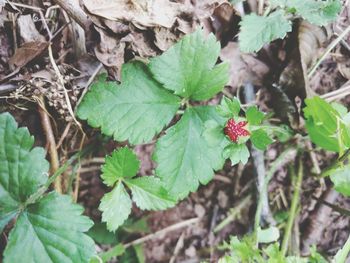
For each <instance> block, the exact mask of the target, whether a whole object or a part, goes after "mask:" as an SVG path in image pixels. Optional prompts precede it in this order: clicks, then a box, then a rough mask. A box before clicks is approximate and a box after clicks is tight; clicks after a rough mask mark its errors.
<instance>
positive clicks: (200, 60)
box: [149, 30, 229, 100]
mask: <svg viewBox="0 0 350 263" xmlns="http://www.w3.org/2000/svg"><path fill="white" fill-rule="evenodd" d="M219 54H220V43H219V42H218V41H217V40H216V38H215V36H214V35H213V34H210V35H209V36H208V37H207V38H205V37H204V32H203V31H202V30H197V31H196V32H194V33H193V34H190V35H187V36H185V37H184V38H183V39H182V40H180V41H179V42H178V43H177V44H175V45H174V46H172V47H171V48H169V49H168V50H167V51H166V52H164V53H163V54H162V55H161V56H159V57H155V58H153V59H151V62H150V64H149V68H150V70H151V72H152V74H153V75H154V77H155V78H156V79H157V80H158V81H159V82H161V83H163V84H164V86H165V88H167V89H169V90H172V91H174V92H175V94H178V95H180V96H183V97H186V98H191V99H194V100H207V99H209V98H211V97H212V96H214V95H215V94H216V93H218V92H219V91H221V90H222V88H223V87H224V86H225V84H226V83H227V82H228V79H229V73H228V69H229V65H228V64H226V63H222V64H219V65H216V66H215V64H216V61H217V59H218V56H219Z"/></svg>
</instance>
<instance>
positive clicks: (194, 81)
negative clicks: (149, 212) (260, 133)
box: [78, 30, 239, 209]
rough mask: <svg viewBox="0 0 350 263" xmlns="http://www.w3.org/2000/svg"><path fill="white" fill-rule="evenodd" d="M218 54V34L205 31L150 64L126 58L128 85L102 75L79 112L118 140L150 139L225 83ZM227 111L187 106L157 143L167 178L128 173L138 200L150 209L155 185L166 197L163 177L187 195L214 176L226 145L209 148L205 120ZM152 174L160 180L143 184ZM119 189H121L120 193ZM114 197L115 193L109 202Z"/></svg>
mask: <svg viewBox="0 0 350 263" xmlns="http://www.w3.org/2000/svg"><path fill="white" fill-rule="evenodd" d="M194 47H195V48H194ZM219 53H220V44H219V42H217V41H216V39H215V36H214V35H213V34H210V35H209V36H207V37H206V36H204V32H203V31H202V30H198V31H196V32H195V33H193V34H191V35H187V36H185V37H184V38H183V39H182V40H180V41H179V42H178V43H177V44H175V45H174V46H173V47H171V48H170V49H169V50H168V51H166V52H164V53H163V54H162V55H161V56H159V57H155V58H153V59H151V61H150V63H149V64H148V65H144V64H142V63H141V62H132V63H127V64H124V66H123V70H122V84H120V85H116V84H114V83H111V82H104V81H101V80H100V81H98V82H97V83H96V84H94V85H93V86H92V88H91V91H90V92H89V93H88V94H87V95H86V96H85V98H84V99H83V101H82V103H81V104H80V106H79V108H78V116H79V117H80V118H81V119H84V120H85V119H86V120H88V123H89V124H90V125H91V126H93V127H101V130H102V132H103V133H104V134H107V135H113V137H114V139H115V140H118V141H124V140H129V142H130V143H132V144H138V143H142V142H147V141H150V140H151V139H152V138H153V137H154V135H156V134H158V133H160V131H161V130H162V129H163V128H164V126H165V125H167V124H169V122H170V120H171V119H172V118H173V117H174V115H175V113H176V111H177V109H178V108H179V107H180V104H182V105H186V106H188V105H189V103H190V102H189V100H190V99H191V100H206V99H209V98H211V97H212V96H214V95H215V94H216V93H218V92H219V91H221V90H222V88H223V87H224V85H225V84H226V83H227V82H228V75H229V73H228V65H227V64H219V65H215V64H216V62H217V60H218V56H219ZM177 95H179V96H180V97H182V101H180V100H181V99H180V97H178V96H177ZM238 110H239V109H238ZM220 118H221V117H220V116H218V114H217V113H216V111H215V109H214V107H212V106H210V107H202V106H199V107H187V108H186V109H185V112H184V114H183V116H182V118H181V119H180V121H178V122H177V123H176V124H175V125H174V126H173V127H170V128H169V129H168V130H167V131H166V135H165V136H163V137H162V138H160V139H159V141H158V143H157V146H156V150H155V154H154V160H155V161H156V162H157V163H158V166H157V169H156V174H157V176H158V177H159V178H160V179H161V182H158V181H156V179H141V180H139V181H133V182H130V181H127V180H126V179H123V180H124V181H125V182H124V183H125V184H127V186H128V187H129V188H130V189H131V190H133V191H134V193H133V198H134V200H135V202H136V204H138V205H139V206H141V207H145V208H151V207H150V205H151V204H150V203H149V202H147V203H144V202H145V200H146V199H145V195H147V196H148V197H149V196H150V195H149V191H150V190H152V193H153V192H156V193H157V195H160V196H162V195H163V192H162V191H160V185H161V184H162V185H164V186H165V187H166V190H167V191H169V192H170V193H171V194H172V195H175V196H176V198H183V197H185V196H186V195H187V194H188V193H189V192H190V191H195V190H197V188H198V186H199V183H207V182H209V181H210V180H211V179H212V177H213V174H214V171H213V170H216V169H220V168H221V167H222V165H223V162H224V160H223V158H222V157H221V150H222V149H221V147H218V146H216V145H215V146H210V147H209V145H208V143H207V142H206V140H204V138H203V132H204V130H205V125H204V124H205V122H206V121H208V120H210V119H214V120H219V119H220ZM183 149H185V150H183ZM104 169H107V168H104ZM108 169H109V168H108ZM110 169H111V170H114V169H119V174H120V173H122V171H121V168H114V167H112V166H111V167H110ZM131 174H132V173H131ZM119 176H120V175H119ZM117 177H118V176H114V177H112V178H109V175H108V173H107V175H103V180H105V181H106V183H107V185H111V184H113V183H115V180H119V179H117ZM123 177H125V175H123ZM113 178H114V179H113ZM118 178H119V177H118ZM146 180H154V182H152V183H153V184H154V188H152V189H147V188H146V187H144V186H143V185H144V183H145V182H146ZM140 185H141V186H143V187H140ZM120 188H121V187H120ZM120 191H121V190H120ZM118 196H121V195H115V196H114V197H118ZM151 196H152V195H151ZM112 197H113V195H109V196H108V199H104V203H105V202H108V200H109V201H110V199H111V198H112ZM151 198H152V199H154V197H151ZM124 200H125V201H126V200H127V199H126V198H125V199H124ZM159 207H163V206H162V205H160V204H158V202H155V203H154V205H153V207H152V208H153V209H157V208H159Z"/></svg>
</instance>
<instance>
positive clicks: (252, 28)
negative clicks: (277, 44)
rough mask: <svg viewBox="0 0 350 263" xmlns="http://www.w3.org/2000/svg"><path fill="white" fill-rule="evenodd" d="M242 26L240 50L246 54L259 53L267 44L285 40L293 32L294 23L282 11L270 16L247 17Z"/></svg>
mask: <svg viewBox="0 0 350 263" xmlns="http://www.w3.org/2000/svg"><path fill="white" fill-rule="evenodd" d="M240 26H241V29H240V33H239V35H238V40H239V46H240V49H241V50H242V51H244V52H253V51H258V50H260V49H261V48H262V47H263V46H264V45H265V44H267V43H270V42H271V41H273V40H275V39H278V38H284V37H285V36H286V35H287V32H290V31H291V30H292V23H291V22H290V21H289V20H288V19H287V18H286V17H285V15H284V12H283V11H282V10H277V11H274V12H272V13H271V14H269V15H268V16H258V15H256V14H254V13H252V14H249V15H245V16H244V17H243V18H242V21H241V22H240ZM257 29H258V30H257Z"/></svg>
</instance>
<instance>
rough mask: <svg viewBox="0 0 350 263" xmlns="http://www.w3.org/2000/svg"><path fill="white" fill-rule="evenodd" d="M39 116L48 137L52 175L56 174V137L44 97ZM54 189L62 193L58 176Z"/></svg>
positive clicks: (40, 104) (57, 164) (40, 99)
mask: <svg viewBox="0 0 350 263" xmlns="http://www.w3.org/2000/svg"><path fill="white" fill-rule="evenodd" d="M39 114H40V117H41V123H42V126H43V129H44V133H45V136H46V141H47V143H48V144H49V154H50V161H51V173H52V174H54V173H55V172H56V171H57V170H58V168H59V166H60V163H59V160H58V153H57V149H56V141H55V136H54V134H53V131H52V127H51V123H50V118H49V114H48V113H47V111H46V107H45V101H44V97H43V96H42V95H41V96H40V97H39ZM54 188H55V190H56V191H57V192H58V193H62V179H61V177H60V176H58V177H57V178H56V179H55V182H54Z"/></svg>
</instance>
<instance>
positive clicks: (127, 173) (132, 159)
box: [101, 147, 140, 186]
mask: <svg viewBox="0 0 350 263" xmlns="http://www.w3.org/2000/svg"><path fill="white" fill-rule="evenodd" d="M105 161H106V163H105V165H103V166H102V175H101V177H102V179H103V182H104V183H105V184H106V185H108V186H113V185H114V184H115V182H116V181H117V180H118V179H121V178H132V177H134V176H135V175H136V173H137V171H138V170H139V168H140V161H139V160H138V159H137V156H136V154H135V153H134V152H133V151H132V150H130V149H129V148H127V147H124V148H121V149H119V150H116V151H114V152H113V153H112V155H111V156H107V157H106V159H105Z"/></svg>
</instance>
